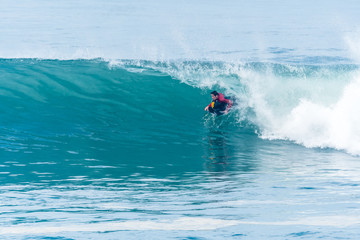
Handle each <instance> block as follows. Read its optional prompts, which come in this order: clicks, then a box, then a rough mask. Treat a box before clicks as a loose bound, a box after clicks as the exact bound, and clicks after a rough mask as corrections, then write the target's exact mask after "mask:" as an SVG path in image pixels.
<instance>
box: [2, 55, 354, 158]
mask: <svg viewBox="0 0 360 240" xmlns="http://www.w3.org/2000/svg"><path fill="white" fill-rule="evenodd" d="M0 64H1V66H2V68H1V70H0V78H1V88H0V89H1V100H2V101H1V102H2V105H1V112H2V113H3V117H2V118H1V120H0V121H1V126H2V131H4V133H5V134H3V137H2V138H3V139H2V142H3V143H2V149H5V150H7V151H19V149H21V148H24V147H25V148H26V146H24V145H26V144H25V143H24V141H25V139H29V138H31V139H33V140H34V141H36V140H38V139H40V138H45V139H48V141H58V139H57V138H56V136H60V137H63V138H68V140H69V139H70V136H73V135H77V136H79V137H80V139H82V140H81V141H83V142H82V144H86V142H87V141H90V142H91V140H89V139H92V140H93V141H96V142H97V143H98V142H101V141H103V142H107V143H109V145H108V146H113V148H114V149H116V148H119V147H121V148H123V149H129V148H138V147H146V146H147V147H148V148H149V149H151V148H154V146H155V145H158V144H159V143H164V144H165V143H166V142H169V141H170V142H171V141H173V142H179V141H180V140H179V139H181V138H179V136H178V135H187V140H186V142H188V143H191V139H198V137H197V136H199V135H201V133H202V132H203V131H205V130H204V129H207V128H208V127H209V123H210V122H211V121H213V119H212V118H211V116H208V115H207V114H204V111H203V108H204V106H206V105H207V104H208V102H209V101H210V97H209V92H210V91H211V90H213V89H217V90H219V91H221V92H224V93H225V94H227V95H233V96H236V98H237V99H238V105H237V106H236V111H234V112H233V113H231V114H230V116H229V117H228V119H226V121H227V122H231V124H230V125H232V127H231V128H232V130H231V131H233V130H234V129H236V130H237V131H245V132H246V133H247V134H248V133H249V132H250V133H251V132H252V133H257V134H258V135H259V136H260V137H261V138H265V139H270V140H273V139H285V140H290V141H294V142H296V143H298V144H301V145H304V146H306V147H320V148H334V149H339V150H344V151H346V152H348V153H351V154H354V155H358V154H360V129H359V127H358V126H359V123H360V114H359V113H358V111H356V109H357V108H356V106H357V103H358V102H359V100H360V99H359V95H358V94H357V92H358V91H359V90H360V75H359V71H358V70H359V69H358V67H357V66H355V65H344V64H343V65H325V66H314V65H285V64H272V63H261V62H252V63H226V62H204V61H173V62H154V61H132V60H119V61H112V62H105V61H102V60H69V61H59V60H34V59H6V60H5V59H4V60H1V62H0ZM211 119H212V120H211ZM241 129H242V130H241ZM242 133H243V132H242ZM18 138H19V139H20V140H17V139H18ZM78 140H79V139H78ZM64 141H65V140H64ZM81 141H80V142H81ZM194 141H195V140H194ZM180 142H181V141H180ZM114 146H116V147H114ZM151 146H152V147H151ZM157 147H158V146H157ZM157 147H156V148H157ZM110 148H111V147H110ZM69 151H70V152H72V151H73V152H76V150H69ZM89 157H91V156H89Z"/></svg>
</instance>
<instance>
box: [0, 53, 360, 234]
mask: <svg viewBox="0 0 360 240" xmlns="http://www.w3.org/2000/svg"><path fill="white" fill-rule="evenodd" d="M1 66H2V68H1V72H0V75H1V78H2V82H1V91H2V93H1V102H2V105H1V112H2V113H3V118H2V119H1V132H2V134H1V139H0V143H1V144H0V154H1V159H2V163H1V166H0V169H1V170H0V173H1V175H0V179H1V182H2V185H1V202H2V205H1V208H2V211H1V212H2V214H1V222H2V227H1V228H0V233H1V235H2V236H3V237H4V238H8V239H138V238H145V239H173V238H175V239H178V238H180V239H239V238H240V239H242V238H247V239H292V238H294V239H295V238H298V237H302V238H308V239H316V238H327V239H337V238H341V237H343V236H348V237H349V238H350V239H351V238H352V236H356V235H358V234H359V230H358V229H359V228H358V225H359V223H360V219H359V217H358V216H359V212H358V204H359V191H360V188H359V183H358V182H359V176H358V172H359V170H360V162H359V159H358V157H357V155H356V151H358V150H359V149H358V148H356V149H355V152H354V153H352V152H351V151H353V149H352V148H351V145H349V146H345V148H343V149H341V146H342V142H334V144H338V145H336V147H338V148H339V150H336V149H335V148H332V147H331V146H328V145H327V144H329V143H328V139H327V138H326V134H325V135H324V136H320V135H319V132H316V129H315V130H314V132H315V133H314V136H312V137H311V138H310V143H311V142H312V139H314V138H316V137H317V138H318V139H317V140H318V142H319V144H320V145H319V146H317V147H316V146H315V147H312V148H305V147H304V146H303V145H301V144H296V143H295V142H296V141H299V142H301V141H303V142H304V143H305V144H307V143H308V141H307V140H308V139H302V138H301V137H302V135H301V133H302V132H303V131H305V130H307V131H309V129H298V132H296V131H295V133H297V134H295V133H294V132H292V131H290V132H286V130H287V129H286V128H284V129H280V130H278V132H277V128H275V129H274V128H273V126H272V125H270V124H268V123H269V121H270V120H271V121H275V120H276V121H285V122H284V123H283V125H286V124H288V122H287V120H283V117H279V118H276V119H275V120H274V119H265V120H264V119H263V118H265V117H266V116H270V117H273V115H276V114H275V113H277V114H279V113H280V112H282V114H281V116H283V115H285V114H289V115H290V116H291V115H293V112H294V110H293V109H294V108H301V106H302V103H301V101H299V100H298V99H299V98H301V97H305V96H306V97H308V99H313V101H314V104H315V102H316V101H315V100H317V101H318V102H319V104H320V102H321V103H322V105H321V106H326V105H325V104H329V109H333V110H332V111H336V110H335V109H336V108H334V107H331V106H333V102H334V101H335V102H336V100H337V99H338V98H339V99H340V100H338V101H341V99H342V95H341V94H340V93H337V91H334V93H333V94H332V96H331V98H329V96H328V97H325V96H322V95H321V96H320V97H319V96H318V94H319V89H321V88H323V90H322V91H327V88H331V89H333V88H334V86H338V87H339V86H342V85H346V84H349V83H348V82H347V81H343V82H341V83H339V82H338V81H335V80H336V79H338V78H340V76H352V75H353V74H354V72H357V69H358V68H357V67H356V66H354V65H341V66H323V67H316V66H307V67H306V66H298V67H296V66H291V67H290V66H288V65H281V64H267V63H266V64H264V63H252V64H245V65H243V64H241V65H234V64H230V65H229V64H226V63H221V62H172V63H171V62H167V63H165V62H149V61H140V62H139V61H136V62H134V61H118V62H116V63H111V64H110V63H109V62H105V61H103V60H71V61H59V60H34V59H6V60H5V59H3V60H1ZM230 67H232V70H231V71H230V70H229V69H230ZM294 68H297V70H298V71H294ZM184 69H186V71H185V70H184ZM269 69H272V72H273V73H272V75H271V77H269V78H268V79H267V81H270V80H272V81H274V82H271V84H272V85H277V84H280V85H281V86H283V88H282V89H278V88H277V87H273V88H271V89H272V90H271V91H275V92H271V91H270V90H269V91H268V92H265V91H261V95H262V97H263V99H259V96H258V95H257V94H255V93H254V92H253V91H254V89H253V85H252V84H253V83H254V81H250V82H248V81H247V80H248V79H246V77H244V76H247V75H248V74H249V72H250V73H251V74H250V75H251V76H252V77H251V79H255V78H254V75H263V74H264V73H266V75H267V76H269V73H268V72H269ZM192 71H194V73H193V72H192ZM236 71H237V72H238V75H235V74H234V72H236ZM195 72H196V73H197V74H195ZM245 73H246V74H245ZM243 74H245V75H244V76H242V75H243ZM321 74H323V75H325V76H326V79H321V78H319V79H318V80H319V82H318V83H317V84H318V85H317V87H316V90H313V89H312V88H308V87H307V83H308V79H309V78H310V79H311V78H312V77H313V75H315V76H317V77H319V76H320V75H321ZM180 75H182V76H183V78H182V79H179V78H177V77H176V76H180ZM187 75H189V76H192V78H191V79H188V78H187ZM209 76H211V77H210V78H208V77H209ZM304 76H306V77H304ZM328 76H332V78H333V79H328V78H327V77H328ZM324 78H325V77H324ZM289 79H290V80H291V79H293V80H296V84H297V85H300V86H301V87H302V88H303V89H302V91H300V90H299V91H297V92H296V94H295V93H292V94H290V93H289V92H287V93H286V96H287V97H286V98H287V99H283V98H285V96H281V99H283V100H284V101H285V102H279V101H280V100H279V99H276V98H275V97H274V96H278V97H280V96H279V94H283V93H282V92H283V91H284V89H287V88H288V87H287V84H294V83H292V82H293V81H290V80H289ZM200 80H203V82H200ZM210 80H211V81H213V82H211V83H209V82H207V81H210ZM218 81H220V83H221V84H222V87H220V86H218V88H219V89H222V90H224V92H229V93H235V92H238V93H239V95H237V97H238V98H239V105H238V106H237V108H236V109H234V111H232V112H231V113H230V114H229V115H226V116H221V117H217V118H216V117H214V116H212V115H209V114H206V113H204V112H203V108H204V106H206V104H207V103H208V102H209V101H210V100H209V92H210V88H208V87H206V84H215V85H214V86H217V83H219V82H218ZM278 81H280V83H278ZM288 81H290V82H291V83H288ZM332 81H333V82H332ZM220 83H219V84H220ZM329 83H330V85H329ZM227 84H229V85H227ZM331 84H334V86H332V85H331ZM258 85H259V84H256V86H257V87H258ZM260 85H261V84H260ZM200 86H203V87H200ZM227 86H231V87H229V88H226V87H227ZM268 88H269V87H268V86H267V87H266V89H268ZM255 89H257V88H255ZM299 89H300V88H299ZM336 89H339V88H336ZM328 92H329V91H328ZM340 92H341V91H340ZM319 99H321V100H322V101H320V100H319ZM240 100H241V101H240ZM260 100H261V101H260ZM270 100H271V101H273V103H272V102H271V101H270ZM276 100H278V101H276ZM256 101H260V102H261V103H264V102H266V103H267V106H268V108H267V109H266V110H267V111H266V112H265V113H264V112H261V111H262V110H263V108H261V107H259V106H258V103H256ZM290 101H293V102H290ZM354 104H356V103H354ZM299 106H300V107H299ZM307 106H308V105H304V106H303V107H307ZM319 107H320V105H319ZM270 110H271V113H272V114H269V111H270ZM329 111H330V110H329ZM356 114H358V113H356ZM296 116H297V117H299V118H301V117H302V115H296ZM351 116H352V115H350V116H348V118H349V117H351ZM306 117H307V118H310V116H306ZM323 117H324V118H325V119H322V120H323V121H325V120H326V118H327V116H326V115H324V116H323ZM314 119H315V118H314ZM301 120H302V121H305V119H301ZM315 120H317V121H319V120H318V119H315ZM315 120H314V121H313V123H314V125H311V126H309V127H310V129H313V128H315V127H317V126H316V122H315ZM263 121H265V122H263ZM297 127H298V128H300V127H304V126H303V125H301V126H297ZM341 129H343V127H341ZM326 130H327V131H329V132H331V131H332V129H331V128H330V129H326ZM353 130H354V134H357V132H356V129H353ZM324 131H325V130H324ZM269 132H271V134H270V133H269ZM277 134H279V135H277ZM281 134H288V136H285V137H282V135H281ZM292 134H293V135H295V136H298V135H299V137H298V138H295V139H291V137H292ZM350 137H354V135H351V136H350ZM355 137H356V136H355ZM347 152H349V153H347Z"/></svg>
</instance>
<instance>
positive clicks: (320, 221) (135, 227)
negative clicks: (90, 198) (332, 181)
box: [0, 216, 360, 235]
mask: <svg viewBox="0 0 360 240" xmlns="http://www.w3.org/2000/svg"><path fill="white" fill-rule="evenodd" d="M237 225H269V226H295V225H305V226H322V227H338V228H343V227H349V226H357V225H360V217H359V216H321V217H308V218H302V219H296V220H288V221H278V222H259V221H238V220H221V219H213V218H201V217H184V218H178V219H174V220H159V221H126V222H106V223H91V224H71V225H65V224H57V225H56V226H54V225H50V224H43V223H42V224H32V225H17V226H11V227H0V234H2V235H9V234H11V235H29V234H53V233H60V232H106V231H124V230H127V231H151V230H158V231H204V230H214V229H219V228H224V227H231V226H237Z"/></svg>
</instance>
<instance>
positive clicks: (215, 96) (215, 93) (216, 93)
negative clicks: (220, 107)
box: [211, 91, 219, 101]
mask: <svg viewBox="0 0 360 240" xmlns="http://www.w3.org/2000/svg"><path fill="white" fill-rule="evenodd" d="M211 98H212V100H213V101H215V100H216V99H218V98H219V93H218V92H217V91H212V92H211Z"/></svg>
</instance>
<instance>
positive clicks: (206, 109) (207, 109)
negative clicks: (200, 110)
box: [205, 103, 211, 111]
mask: <svg viewBox="0 0 360 240" xmlns="http://www.w3.org/2000/svg"><path fill="white" fill-rule="evenodd" d="M209 107H211V103H210V104H209V105H207V106H206V107H205V111H209Z"/></svg>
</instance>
